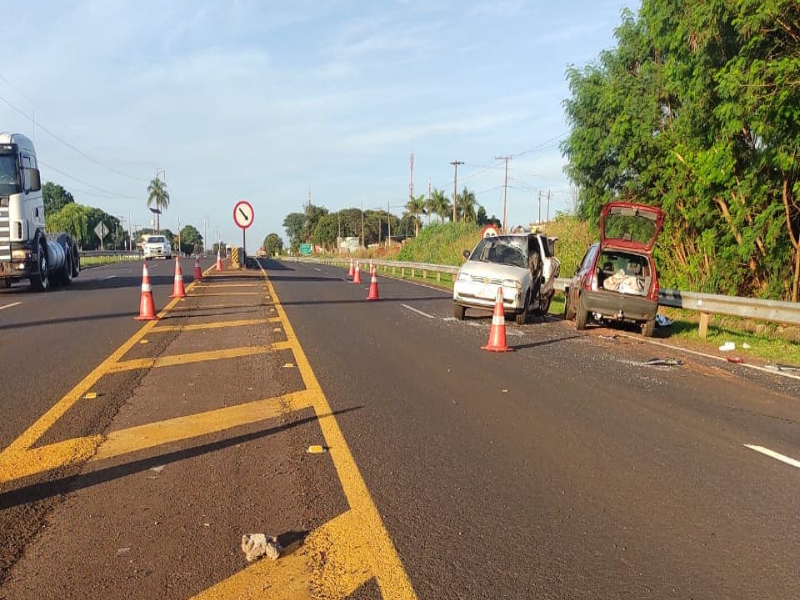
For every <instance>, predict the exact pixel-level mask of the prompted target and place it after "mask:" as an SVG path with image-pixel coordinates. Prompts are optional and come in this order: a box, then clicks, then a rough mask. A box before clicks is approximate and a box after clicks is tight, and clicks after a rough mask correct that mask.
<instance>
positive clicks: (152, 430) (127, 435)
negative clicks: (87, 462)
mask: <svg viewBox="0 0 800 600" xmlns="http://www.w3.org/2000/svg"><path fill="white" fill-rule="evenodd" d="M311 400H312V399H311V397H310V394H309V393H308V392H306V391H302V392H295V393H293V394H287V395H285V396H279V397H276V398H267V399H266V400H256V401H255V402H248V403H247V404H240V405H238V406H228V407H225V408H219V409H216V410H209V411H207V412H202V413H197V414H193V415H187V416H185V417H177V418H174V419H167V420H165V421H159V422H158V423H148V424H147V425H140V426H138V427H130V428H128V429H122V430H119V431H112V432H111V433H109V434H108V436H107V437H106V441H105V442H104V443H103V444H102V445H101V446H100V448H98V449H97V454H95V455H94V457H93V458H92V459H91V460H92V461H98V460H104V459H107V458H111V457H114V456H120V455H122V454H128V453H130V452H136V451H138V450H143V449H146V448H153V447H155V446H161V445H163V444H169V443H174V442H178V441H182V440H187V439H191V438H194V437H199V436H202V435H208V434H210V433H217V432H220V431H224V430H226V429H232V428H234V427H239V426H241V425H247V424H249V423H257V422H259V421H266V420H267V419H274V418H275V417H278V416H280V415H282V414H285V413H286V412H293V411H296V410H301V409H303V408H306V407H307V406H310V402H311Z"/></svg>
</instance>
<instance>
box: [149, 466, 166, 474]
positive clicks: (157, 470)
mask: <svg viewBox="0 0 800 600" xmlns="http://www.w3.org/2000/svg"><path fill="white" fill-rule="evenodd" d="M150 470H151V471H153V473H161V471H163V470H164V465H158V466H157V467H150Z"/></svg>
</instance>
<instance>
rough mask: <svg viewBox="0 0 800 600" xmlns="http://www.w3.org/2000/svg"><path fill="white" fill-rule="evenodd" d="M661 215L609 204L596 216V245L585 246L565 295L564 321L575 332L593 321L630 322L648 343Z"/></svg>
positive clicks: (652, 210)
mask: <svg viewBox="0 0 800 600" xmlns="http://www.w3.org/2000/svg"><path fill="white" fill-rule="evenodd" d="M663 223H664V211H663V210H661V209H660V208H654V207H652V206H644V205H640V204H629V203H626V202H611V203H610V204H606V205H605V206H604V207H603V211H602V213H601V216H600V242H596V243H594V244H592V245H591V246H589V249H588V250H587V251H586V254H585V255H584V257H583V260H582V261H581V264H580V266H579V267H578V268H577V269H576V270H575V275H574V276H573V277H572V280H571V281H570V283H569V286H568V287H567V288H566V289H565V290H564V294H565V298H566V302H565V304H564V318H566V319H567V320H571V319H573V318H574V319H575V325H576V327H577V328H578V329H585V328H586V325H587V324H588V323H589V322H590V321H592V320H594V321H600V320H601V319H602V320H611V321H620V322H622V321H628V322H633V323H636V324H638V325H639V326H640V327H641V331H642V335H643V336H644V337H650V336H652V335H653V330H654V328H655V318H656V313H657V312H658V291H659V288H658V275H657V272H656V264H655V261H654V260H653V246H654V245H655V243H656V238H657V237H658V234H659V232H660V231H661V226H662V225H663Z"/></svg>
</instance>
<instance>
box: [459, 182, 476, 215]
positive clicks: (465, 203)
mask: <svg viewBox="0 0 800 600" xmlns="http://www.w3.org/2000/svg"><path fill="white" fill-rule="evenodd" d="M456 201H457V205H458V206H457V208H456V211H457V218H458V220H459V221H463V222H465V223H475V222H477V215H476V214H475V207H476V206H477V205H478V201H477V200H476V199H475V193H474V192H471V191H469V190H468V189H467V187H466V186H465V187H464V190H463V191H462V192H461V193H460V194H458V195H456Z"/></svg>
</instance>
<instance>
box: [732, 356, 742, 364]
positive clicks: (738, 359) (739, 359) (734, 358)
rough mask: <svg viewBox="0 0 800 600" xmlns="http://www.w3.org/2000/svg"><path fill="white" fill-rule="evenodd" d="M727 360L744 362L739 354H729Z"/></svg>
mask: <svg viewBox="0 0 800 600" xmlns="http://www.w3.org/2000/svg"><path fill="white" fill-rule="evenodd" d="M728 362H730V363H738V364H741V363H743V362H744V359H743V358H742V357H741V356H729V357H728Z"/></svg>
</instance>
